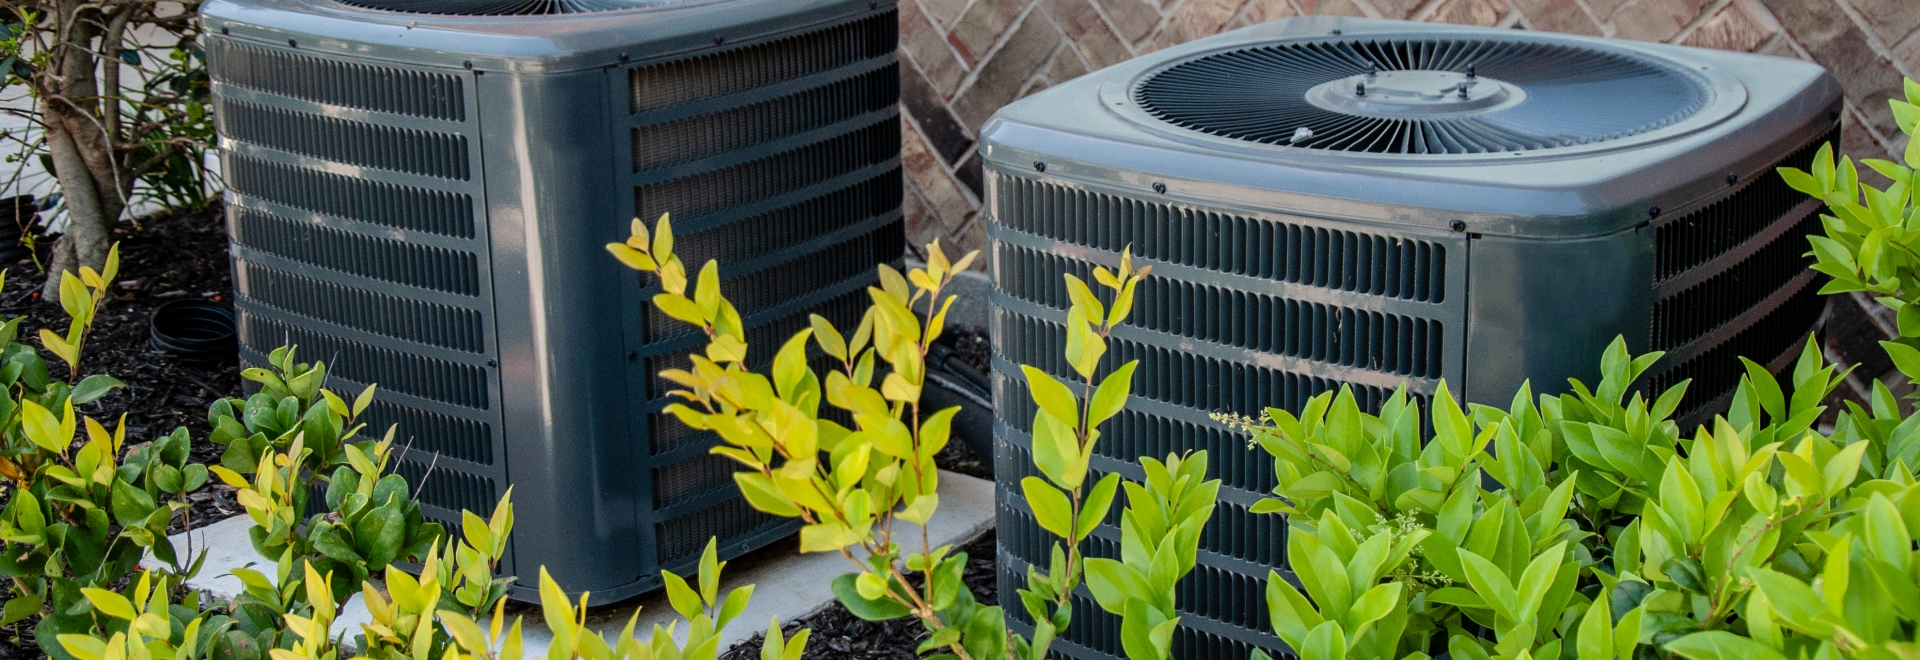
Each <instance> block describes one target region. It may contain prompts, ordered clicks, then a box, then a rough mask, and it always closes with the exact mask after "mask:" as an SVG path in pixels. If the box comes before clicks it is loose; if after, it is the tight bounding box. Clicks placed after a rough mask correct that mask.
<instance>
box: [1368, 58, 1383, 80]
mask: <svg viewBox="0 0 1920 660" xmlns="http://www.w3.org/2000/svg"><path fill="white" fill-rule="evenodd" d="M1379 73H1380V65H1379V64H1377V63H1374V62H1368V63H1367V80H1373V77H1374V76H1375V75H1378V74H1379Z"/></svg>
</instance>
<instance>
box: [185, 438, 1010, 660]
mask: <svg viewBox="0 0 1920 660" xmlns="http://www.w3.org/2000/svg"><path fill="white" fill-rule="evenodd" d="M993 496H994V485H993V482H991V481H986V480H983V479H976V478H973V477H969V476H965V475H960V474H954V473H952V472H944V471H943V472H941V474H940V510H939V512H938V513H935V514H934V517H933V520H932V521H930V522H929V524H928V526H927V535H928V538H929V540H930V541H931V542H932V543H933V545H934V547H939V546H942V545H956V546H957V545H962V544H965V543H966V542H968V541H970V540H973V539H974V538H976V537H978V536H979V535H981V534H983V533H986V531H987V530H990V529H992V528H993V523H994V510H995V507H994V500H993ZM252 525H253V521H252V520H250V519H248V518H247V517H246V516H245V515H240V516H235V517H233V518H229V519H227V520H223V521H221V522H218V523H214V524H213V525H209V526H207V527H204V528H201V529H196V530H193V532H192V536H193V538H192V541H193V544H194V546H193V547H194V551H195V552H199V550H200V549H201V548H206V549H207V550H208V554H207V563H206V566H205V567H204V568H202V569H201V571H200V575H199V576H197V577H195V578H194V579H193V580H191V581H189V582H188V583H187V584H188V586H190V587H193V588H194V589H198V590H200V591H202V592H205V593H207V594H208V595H210V596H212V597H214V598H217V599H222V600H225V599H230V598H233V597H234V596H237V595H239V594H240V592H241V584H240V580H239V579H238V578H235V577H233V576H232V574H231V573H230V571H231V570H232V569H235V568H240V567H243V566H246V565H247V564H249V563H252V564H255V570H259V571H261V572H263V573H266V574H267V575H268V577H272V574H273V566H274V561H273V560H270V559H267V558H265V557H261V556H260V555H259V554H258V553H255V552H254V551H253V545H252V543H251V542H250V541H249V540H248V538H247V529H248V528H250V527H252ZM895 534H896V536H897V537H898V538H901V539H917V538H918V537H919V536H920V528H919V526H918V525H914V524H912V523H908V522H905V521H901V522H898V523H895ZM172 538H173V541H174V544H175V546H176V547H178V548H180V549H181V550H182V552H184V551H185V549H186V545H185V544H186V542H187V541H188V539H187V535H185V534H179V535H175V536H173V537H172ZM902 545H903V546H905V547H906V548H908V549H909V550H918V549H919V548H918V546H919V543H918V542H917V541H916V542H912V543H903V544H902ZM797 548H798V544H797V542H796V541H795V540H794V539H792V538H788V539H785V540H782V541H780V542H777V543H774V544H773V545H770V546H768V547H767V548H763V549H761V550H758V551H755V552H752V553H748V554H746V555H743V556H741V557H738V558H735V559H733V560H732V561H729V562H728V563H727V568H726V570H725V572H724V575H723V578H724V579H723V580H722V582H721V587H720V588H721V590H722V591H723V592H724V591H729V590H732V589H735V588H738V587H740V586H743V585H747V584H753V585H756V586H755V587H754V592H753V602H752V603H751V604H750V605H748V606H747V609H746V611H745V612H742V613H741V614H740V616H739V618H737V619H735V620H734V621H733V623H732V624H730V625H728V626H727V628H726V629H725V630H723V631H722V632H721V640H720V648H722V649H728V648H732V647H733V646H735V645H737V644H739V643H741V642H745V641H747V640H748V639H749V638H751V637H753V635H754V633H758V632H765V631H766V629H767V623H768V621H770V620H771V619H772V618H774V617H778V618H779V619H780V621H781V623H783V624H784V623H787V622H791V621H794V620H796V619H800V618H803V617H806V616H808V615H811V614H813V613H815V612H818V611H820V610H822V609H825V608H826V607H827V606H828V605H830V604H832V603H833V600H834V598H833V592H832V589H831V586H832V583H833V579H834V578H836V577H839V576H840V574H842V573H846V572H849V571H852V570H854V566H853V565H852V564H851V563H849V562H848V561H847V559H846V558H845V557H842V556H840V555H839V554H838V553H809V554H800V553H798V552H797V551H796V550H797ZM147 562H148V563H150V564H152V565H154V566H158V564H157V563H155V562H154V560H153V559H152V558H151V557H149V558H148V559H147ZM537 575H538V574H537V573H536V574H535V575H534V576H529V577H528V578H526V579H538V577H537ZM686 577H688V578H689V579H691V578H692V577H693V576H690V575H689V576H686ZM588 603H589V605H590V609H589V610H588V614H587V625H588V627H590V628H592V629H594V630H596V631H599V632H600V633H601V634H602V635H604V636H606V637H608V638H612V637H614V636H615V635H618V634H619V633H620V630H621V628H623V627H625V626H626V623H627V619H628V618H630V617H632V616H633V614H634V611H635V610H636V609H637V610H639V612H640V619H639V624H638V625H637V626H635V628H634V630H635V636H636V637H638V638H640V639H643V640H644V639H647V638H648V637H649V636H650V635H651V634H652V631H653V626H654V624H659V625H661V626H663V627H664V626H666V625H667V624H668V623H670V622H672V621H675V620H677V619H678V617H679V615H678V614H677V613H675V612H674V611H673V607H672V606H671V605H670V604H668V602H667V597H666V594H665V592H656V593H652V594H646V595H643V596H639V597H636V598H632V599H629V600H627V601H624V602H620V603H613V604H604V605H603V604H597V603H593V602H592V600H591V596H589V601H588ZM507 609H508V612H509V615H510V616H521V617H523V618H524V619H525V623H524V627H523V629H522V635H523V639H524V642H525V644H526V655H527V657H529V658H539V657H544V656H545V655H546V652H547V646H548V645H549V644H551V643H552V642H553V635H552V633H551V632H550V631H549V630H548V629H547V627H546V625H545V624H544V623H542V622H541V621H540V610H539V608H538V607H537V606H534V605H527V604H519V603H513V604H509V605H508V607H507ZM368 621H370V618H369V616H368V614H367V609H366V606H365V604H364V603H363V602H362V601H361V597H360V596H359V595H358V594H356V595H355V596H354V597H353V598H352V599H351V600H349V601H347V604H346V607H345V608H344V609H343V611H342V612H341V614H340V616H339V618H338V619H336V620H335V621H334V625H333V631H334V634H335V635H341V636H344V637H346V638H348V642H349V643H351V638H352V637H353V636H354V635H357V634H359V632H360V624H361V623H365V622H368ZM679 628H680V630H677V631H676V633H677V637H678V639H679V640H680V641H682V642H684V641H685V639H686V631H685V628H686V626H685V625H684V624H682V625H681V626H679ZM609 641H611V640H609Z"/></svg>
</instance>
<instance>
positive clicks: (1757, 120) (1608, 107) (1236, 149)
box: [982, 17, 1840, 237]
mask: <svg viewBox="0 0 1920 660" xmlns="http://www.w3.org/2000/svg"><path fill="white" fill-rule="evenodd" d="M1839 102H1840V96H1839V87H1838V85H1837V83H1835V82H1834V81H1833V79H1832V78H1831V77H1830V76H1827V75H1826V74H1825V72H1823V71H1822V70H1821V69H1820V68H1819V67H1817V66H1814V65H1812V64H1808V63H1804V62H1797V61H1793V60H1786V59H1782V58H1775V57H1767V56H1762V55H1751V54H1745V53H1728V52H1722V51H1710V50H1705V49H1698V48H1687V47H1680V46H1668V45H1662V44H1644V43H1636V42H1627V41H1619V40H1607V39H1595V38H1586V37H1577V36H1571V35H1557V34H1547V33H1536V32H1526V31H1519V30H1503V29H1493V28H1474V27H1462V26H1453V25H1436V24H1429V23H1414V22H1407V21H1385V20H1369V19H1351V18H1332V17H1311V18H1295V19H1289V20H1283V21H1275V22H1272V23H1266V24H1262V25H1257V26H1254V27H1250V28H1246V29H1243V30H1237V31H1234V32H1230V33H1227V34H1223V35H1219V36H1216V37H1211V38H1208V39H1202V40H1199V41H1195V42H1192V43H1189V44H1186V45H1183V46H1179V47H1175V48H1171V49H1167V50H1163V51H1159V52H1156V53H1153V54H1150V55H1146V56H1142V57H1139V58H1136V59H1134V60H1132V61H1129V62H1125V63H1122V64H1119V65H1116V66H1113V67H1109V68H1107V69H1103V70H1100V71H1096V72H1094V73H1091V74H1088V75H1086V76H1082V77H1080V78H1078V79H1075V80H1073V81H1069V82H1067V83H1064V84H1061V85H1059V86H1056V87H1054V88H1051V89H1048V90H1045V91H1042V92H1040V93H1038V94H1034V95H1032V96H1029V97H1027V98H1025V99H1022V100H1020V101H1017V102H1015V103H1013V104H1011V105H1008V106H1007V107H1006V108H1003V109H1002V110H1001V111H1000V113H999V114H997V115H996V116H995V118H994V120H992V121H990V122H989V123H988V125H987V127H986V128H985V129H984V130H983V131H982V133H983V139H982V144H983V145H984V146H985V147H986V152H987V158H988V160H989V161H990V162H993V163H995V164H998V165H1002V166H1005V167H1011V168H1025V167H1028V166H1030V165H1031V164H1032V163H1034V162H1040V161H1044V162H1046V164H1047V166H1048V167H1049V169H1048V170H1047V176H1049V177H1066V178H1084V179H1087V180H1090V181H1102V180H1105V181H1124V182H1126V183H1124V184H1123V185H1126V186H1133V185H1137V186H1139V187H1140V188H1142V189H1149V190H1150V189H1154V188H1153V185H1152V184H1155V183H1161V184H1164V185H1165V186H1166V187H1168V188H1169V189H1170V194H1173V195H1177V196H1188V197H1203V198H1207V199H1209V200H1211V201H1214V202H1224V203H1229V204H1238V205H1244V206H1250V207H1256V208H1257V207H1266V208H1280V209H1290V210H1299V211H1304V212H1309V213H1318V214H1324V215H1328V216H1345V217H1349V218H1354V219H1370V220H1374V221H1380V222H1388V223H1395V224H1413V225H1421V226H1431V227H1434V228H1448V227H1455V226H1456V225H1454V223H1453V221H1454V220H1461V221H1463V222H1465V223H1466V226H1467V229H1466V230H1467V231H1472V232H1480V233H1493V234H1506V235H1535V236H1549V235H1550V236H1561V237H1566V236H1579V235H1597V234H1604V233H1609V232H1612V231H1617V230H1619V229H1622V228H1625V227H1631V226H1633V225H1635V224H1639V223H1643V222H1645V221H1646V220H1647V215H1648V211H1649V209H1650V207H1651V206H1653V205H1663V206H1665V207H1667V208H1668V209H1677V208H1679V207H1682V206H1684V205H1686V204H1688V203H1690V202H1692V201H1693V200H1699V199H1706V198H1708V197H1712V196H1714V195H1717V194H1724V191H1725V186H1726V184H1725V183H1724V182H1725V180H1726V175H1727V174H1729V173H1737V174H1738V175H1739V176H1740V177H1741V178H1742V179H1743V180H1744V179H1745V178H1747V177H1750V176H1753V175H1755V173H1757V172H1760V171H1761V170H1763V169H1766V168H1767V166H1768V165H1769V164H1770V163H1771V162H1772V160H1773V159H1777V158H1778V157H1780V155H1782V154H1784V153H1786V152H1788V151H1792V150H1794V149H1796V148H1798V147H1799V146H1800V145H1801V144H1803V143H1804V142H1805V141H1807V140H1810V139H1813V138H1814V137H1816V136H1818V135H1823V134H1825V132H1826V131H1827V129H1828V127H1829V126H1830V125H1831V120H1830V119H1829V115H1830V113H1831V112H1833V111H1834V110H1837V109H1838V104H1839Z"/></svg>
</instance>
